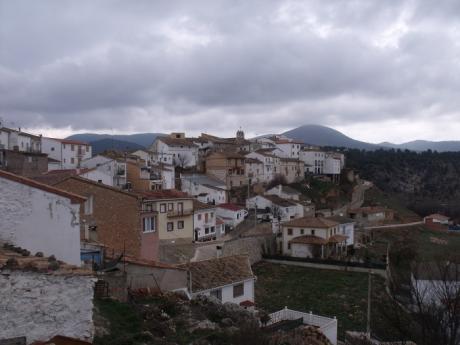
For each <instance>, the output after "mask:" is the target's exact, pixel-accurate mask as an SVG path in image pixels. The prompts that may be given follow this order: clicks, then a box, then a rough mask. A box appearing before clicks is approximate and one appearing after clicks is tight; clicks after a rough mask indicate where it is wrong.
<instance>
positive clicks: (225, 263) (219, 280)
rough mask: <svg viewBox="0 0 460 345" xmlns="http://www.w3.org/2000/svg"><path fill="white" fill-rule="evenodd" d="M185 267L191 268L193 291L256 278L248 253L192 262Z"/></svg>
mask: <svg viewBox="0 0 460 345" xmlns="http://www.w3.org/2000/svg"><path fill="white" fill-rule="evenodd" d="M183 267H186V268H188V269H189V270H190V273H191V276H192V277H191V278H192V292H198V291H203V290H209V289H213V288H218V287H222V286H225V285H229V284H234V283H238V282H242V281H244V280H247V279H253V278H254V274H253V273H252V269H251V264H250V263H249V256H247V255H235V256H225V257H221V258H215V259H209V260H203V261H196V262H190V263H188V264H185V265H183Z"/></svg>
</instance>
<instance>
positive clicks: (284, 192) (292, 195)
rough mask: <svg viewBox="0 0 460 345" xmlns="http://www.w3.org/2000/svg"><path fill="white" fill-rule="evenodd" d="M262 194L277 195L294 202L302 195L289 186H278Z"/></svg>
mask: <svg viewBox="0 0 460 345" xmlns="http://www.w3.org/2000/svg"><path fill="white" fill-rule="evenodd" d="M264 194H265V195H277V196H279V197H280V198H283V199H289V200H296V201H298V200H299V199H300V196H301V195H302V193H300V192H299V191H297V190H295V189H294V188H292V187H289V186H283V185H282V184H279V185H277V186H275V187H273V188H270V189H268V190H266V191H265V193H264Z"/></svg>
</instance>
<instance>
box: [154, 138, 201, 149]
mask: <svg viewBox="0 0 460 345" xmlns="http://www.w3.org/2000/svg"><path fill="white" fill-rule="evenodd" d="M157 139H158V140H159V141H162V142H163V143H165V144H166V145H168V146H187V147H196V145H195V144H194V143H193V141H192V140H191V139H189V138H171V137H157Z"/></svg>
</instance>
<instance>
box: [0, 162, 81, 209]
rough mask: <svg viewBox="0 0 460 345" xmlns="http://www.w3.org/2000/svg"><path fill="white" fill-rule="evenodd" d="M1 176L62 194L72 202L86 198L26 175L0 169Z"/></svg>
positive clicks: (79, 202)
mask: <svg viewBox="0 0 460 345" xmlns="http://www.w3.org/2000/svg"><path fill="white" fill-rule="evenodd" d="M2 177H3V178H5V179H7V180H10V181H14V182H17V183H20V184H24V185H27V186H29V187H32V188H36V189H40V190H43V191H45V192H48V193H52V194H56V195H59V196H62V197H64V198H67V199H69V200H70V201H71V202H72V204H81V203H82V202H85V200H86V198H84V197H82V196H80V195H77V194H74V193H70V192H66V191H64V190H62V189H58V188H55V187H52V186H49V185H47V184H43V183H40V182H37V181H35V180H32V179H29V178H27V177H23V176H19V175H16V174H12V173H10V172H6V171H3V170H0V178H2Z"/></svg>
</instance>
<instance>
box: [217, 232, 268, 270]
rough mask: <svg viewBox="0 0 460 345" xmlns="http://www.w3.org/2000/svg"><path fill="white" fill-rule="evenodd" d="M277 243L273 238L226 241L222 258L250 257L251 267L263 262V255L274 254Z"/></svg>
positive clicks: (244, 238) (246, 238)
mask: <svg viewBox="0 0 460 345" xmlns="http://www.w3.org/2000/svg"><path fill="white" fill-rule="evenodd" d="M275 248H276V243H275V241H274V237H272V236H258V237H242V238H238V239H234V240H231V241H226V242H224V244H223V247H222V256H232V255H241V254H246V255H249V261H250V262H251V265H253V264H255V263H256V262H259V261H261V260H262V254H263V251H264V250H265V251H266V252H274V250H275Z"/></svg>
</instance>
